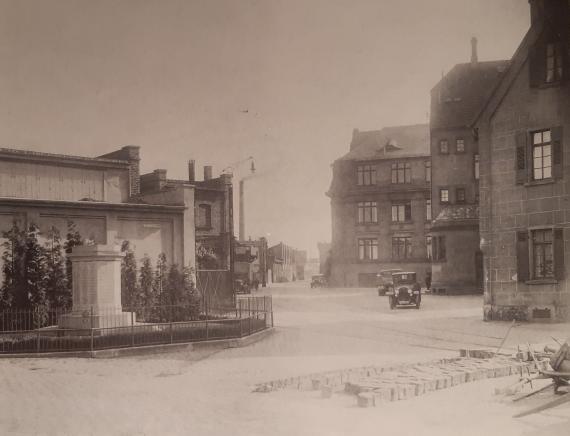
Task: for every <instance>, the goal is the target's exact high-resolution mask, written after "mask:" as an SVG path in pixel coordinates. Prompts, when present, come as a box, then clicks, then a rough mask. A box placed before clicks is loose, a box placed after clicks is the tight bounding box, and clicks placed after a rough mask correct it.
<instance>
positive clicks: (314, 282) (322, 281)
mask: <svg viewBox="0 0 570 436" xmlns="http://www.w3.org/2000/svg"><path fill="white" fill-rule="evenodd" d="M326 286H327V278H326V277H325V275H324V274H315V275H314V276H311V288H325V287H326Z"/></svg>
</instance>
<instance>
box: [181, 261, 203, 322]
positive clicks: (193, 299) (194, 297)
mask: <svg viewBox="0 0 570 436" xmlns="http://www.w3.org/2000/svg"><path fill="white" fill-rule="evenodd" d="M194 273H195V270H194V269H193V268H190V267H186V268H184V270H183V271H182V274H183V276H184V277H183V280H184V293H185V297H184V299H185V300H186V304H187V306H188V314H189V316H190V319H199V318H200V303H201V300H202V298H201V295H200V292H199V291H198V288H197V287H196V282H195V279H194V277H195V276H194Z"/></svg>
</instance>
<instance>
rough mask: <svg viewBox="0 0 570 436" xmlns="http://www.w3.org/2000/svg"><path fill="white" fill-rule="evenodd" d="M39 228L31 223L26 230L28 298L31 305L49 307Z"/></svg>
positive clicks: (43, 254)
mask: <svg viewBox="0 0 570 436" xmlns="http://www.w3.org/2000/svg"><path fill="white" fill-rule="evenodd" d="M39 233H40V231H39V229H38V227H37V226H36V225H35V224H30V226H29V227H28V230H27V232H26V247H25V249H26V252H25V256H24V259H25V267H24V268H25V270H24V271H25V276H26V287H27V294H28V300H29V304H30V305H31V307H33V308H36V309H40V308H41V309H45V308H46V307H47V288H46V283H47V268H46V254H45V250H44V247H42V246H41V245H40V243H39V241H38V236H39Z"/></svg>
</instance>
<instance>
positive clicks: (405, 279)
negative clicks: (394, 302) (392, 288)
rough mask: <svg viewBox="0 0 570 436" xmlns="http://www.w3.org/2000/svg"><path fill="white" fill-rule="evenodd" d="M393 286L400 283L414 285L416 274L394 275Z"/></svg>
mask: <svg viewBox="0 0 570 436" xmlns="http://www.w3.org/2000/svg"><path fill="white" fill-rule="evenodd" d="M392 279H393V280H394V283H395V284H400V283H415V282H416V274H415V273H405V274H394V275H393V276H392Z"/></svg>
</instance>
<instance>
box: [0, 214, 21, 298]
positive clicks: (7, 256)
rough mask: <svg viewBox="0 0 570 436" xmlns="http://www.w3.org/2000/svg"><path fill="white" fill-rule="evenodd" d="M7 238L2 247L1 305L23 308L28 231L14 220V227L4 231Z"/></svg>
mask: <svg viewBox="0 0 570 436" xmlns="http://www.w3.org/2000/svg"><path fill="white" fill-rule="evenodd" d="M2 237H3V238H4V239H5V241H4V243H3V244H2V247H3V248H4V253H3V254H2V262H3V266H2V272H3V273H4V280H3V282H2V289H1V291H0V305H1V307H2V308H3V309H9V308H16V309H22V308H24V307H25V306H26V303H27V295H26V283H25V275H24V255H25V252H26V232H25V231H24V230H20V228H19V227H18V224H17V223H16V222H15V221H14V222H13V223H12V228H11V229H10V230H8V231H5V232H2Z"/></svg>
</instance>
